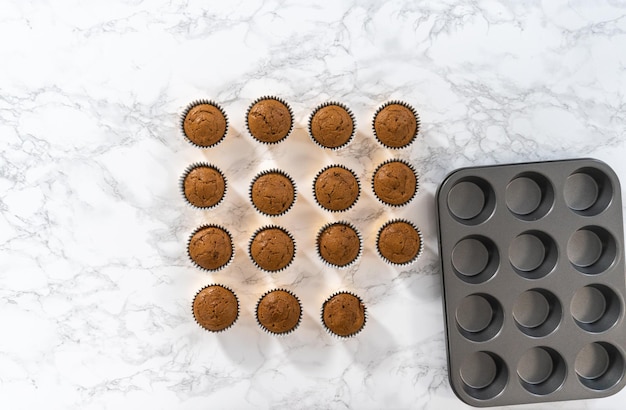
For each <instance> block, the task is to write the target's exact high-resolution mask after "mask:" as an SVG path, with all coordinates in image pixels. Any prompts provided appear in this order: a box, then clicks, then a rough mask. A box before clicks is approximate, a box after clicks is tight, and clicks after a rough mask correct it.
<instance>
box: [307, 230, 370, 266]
mask: <svg viewBox="0 0 626 410" xmlns="http://www.w3.org/2000/svg"><path fill="white" fill-rule="evenodd" d="M317 253H318V255H319V257H320V258H321V259H322V260H323V261H324V262H326V263H328V264H329V265H331V266H335V267H340V268H343V267H347V266H349V265H351V264H352V263H353V262H354V261H356V260H357V258H358V257H359V254H360V253H361V238H360V237H359V234H358V232H357V230H356V229H355V228H354V227H353V226H352V225H350V224H349V223H347V222H333V223H329V224H327V225H325V226H323V227H322V229H320V231H319V233H318V234H317Z"/></svg>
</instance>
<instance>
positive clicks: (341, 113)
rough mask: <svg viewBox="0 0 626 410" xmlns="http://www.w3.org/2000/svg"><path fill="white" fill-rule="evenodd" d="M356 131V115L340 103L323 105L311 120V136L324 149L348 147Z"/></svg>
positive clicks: (314, 112)
mask: <svg viewBox="0 0 626 410" xmlns="http://www.w3.org/2000/svg"><path fill="white" fill-rule="evenodd" d="M354 130H355V126H354V115H352V112H350V110H349V109H348V108H347V107H346V106H345V105H343V104H340V103H336V102H328V103H325V104H322V105H321V106H319V107H318V108H317V109H316V110H315V111H313V113H312V114H311V117H310V118H309V134H310V135H311V138H313V141H315V142H316V143H317V144H319V145H320V146H322V147H324V148H331V149H337V148H341V147H343V146H345V145H347V144H348V143H349V142H350V140H351V139H352V137H353V136H354Z"/></svg>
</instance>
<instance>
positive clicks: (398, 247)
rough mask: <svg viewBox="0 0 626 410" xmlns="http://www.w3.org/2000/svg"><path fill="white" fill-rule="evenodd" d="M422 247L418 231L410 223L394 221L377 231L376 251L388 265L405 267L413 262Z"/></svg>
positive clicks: (400, 220)
mask: <svg viewBox="0 0 626 410" xmlns="http://www.w3.org/2000/svg"><path fill="white" fill-rule="evenodd" d="M422 247H423V242H422V235H421V233H420V231H419V230H418V229H417V228H416V227H415V226H414V225H413V224H412V223H410V222H408V221H405V220H402V219H394V220H392V221H389V222H387V223H386V224H384V225H383V226H382V227H381V228H380V230H379V231H378V235H377V238H376V249H377V250H378V253H379V255H380V256H381V257H382V258H383V259H384V260H385V261H386V262H388V263H391V264H394V265H407V264H409V263H411V262H413V261H415V260H416V259H417V258H418V256H419V255H420V253H421V251H422Z"/></svg>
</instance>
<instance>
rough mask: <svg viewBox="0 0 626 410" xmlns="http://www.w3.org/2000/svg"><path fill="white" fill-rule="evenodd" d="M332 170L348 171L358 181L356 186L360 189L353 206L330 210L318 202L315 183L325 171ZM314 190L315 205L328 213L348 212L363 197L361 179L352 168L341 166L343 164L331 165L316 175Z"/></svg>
mask: <svg viewBox="0 0 626 410" xmlns="http://www.w3.org/2000/svg"><path fill="white" fill-rule="evenodd" d="M331 168H342V169H345V170H346V171H348V172H350V173H351V174H352V175H353V176H354V179H356V185H357V189H358V191H357V194H356V198H355V199H354V202H352V204H350V206H349V207H347V208H346V209H328V208H326V207H324V206H323V205H322V204H320V202H319V201H318V200H317V195H316V193H315V183H316V182H317V179H318V178H319V177H320V175H322V174H323V173H324V172H325V171H327V170H329V169H331ZM312 188H313V198H314V199H315V203H316V204H317V205H318V206H319V207H320V208H322V209H323V210H325V211H328V212H346V211H348V210H350V209H352V208H353V207H354V205H356V203H357V202H359V198H360V197H361V181H360V180H359V177H358V176H357V174H356V173H355V172H354V171H352V170H351V169H350V168H348V167H346V166H344V165H341V164H331V165H327V166H325V167H324V168H322V169H321V170H320V171H319V172H318V173H317V174H316V175H315V178H313V185H312Z"/></svg>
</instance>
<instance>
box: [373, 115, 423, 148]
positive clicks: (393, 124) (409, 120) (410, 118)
mask: <svg viewBox="0 0 626 410" xmlns="http://www.w3.org/2000/svg"><path fill="white" fill-rule="evenodd" d="M417 127H418V122H417V118H416V117H415V113H413V111H412V110H411V109H409V108H408V107H406V106H404V105H402V104H389V105H387V106H385V107H384V108H382V109H381V110H380V111H378V113H377V114H376V117H375V118H374V132H375V134H376V138H378V140H379V141H380V142H381V143H382V144H383V145H386V146H388V147H390V148H403V147H405V146H407V145H409V144H410V143H411V142H412V141H413V139H414V138H415V136H416V135H417Z"/></svg>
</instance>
